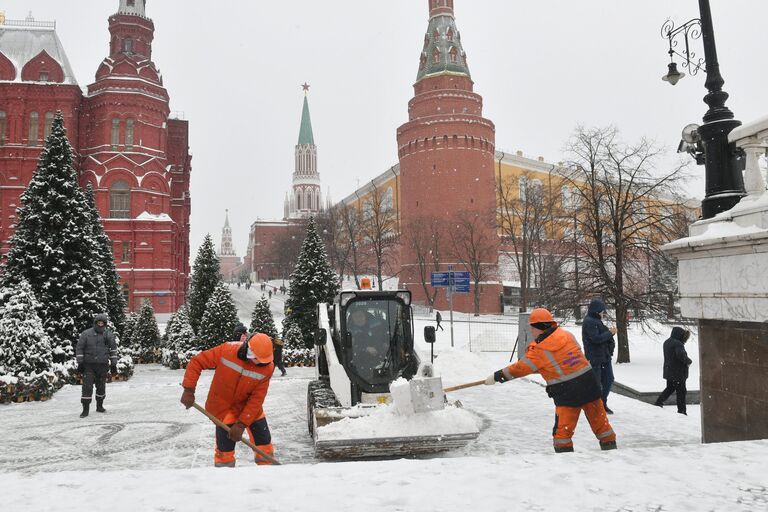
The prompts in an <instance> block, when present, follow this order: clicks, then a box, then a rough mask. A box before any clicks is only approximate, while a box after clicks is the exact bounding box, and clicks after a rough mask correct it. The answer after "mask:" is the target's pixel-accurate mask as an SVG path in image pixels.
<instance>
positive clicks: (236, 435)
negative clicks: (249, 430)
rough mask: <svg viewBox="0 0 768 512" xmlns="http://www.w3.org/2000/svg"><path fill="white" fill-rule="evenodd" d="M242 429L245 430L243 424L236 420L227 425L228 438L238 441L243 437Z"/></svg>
mask: <svg viewBox="0 0 768 512" xmlns="http://www.w3.org/2000/svg"><path fill="white" fill-rule="evenodd" d="M244 430H245V425H244V424H243V423H240V422H239V421H238V422H237V423H235V424H234V425H232V426H231V427H229V438H230V439H231V440H232V441H235V442H237V441H240V440H241V439H242V438H243V431H244Z"/></svg>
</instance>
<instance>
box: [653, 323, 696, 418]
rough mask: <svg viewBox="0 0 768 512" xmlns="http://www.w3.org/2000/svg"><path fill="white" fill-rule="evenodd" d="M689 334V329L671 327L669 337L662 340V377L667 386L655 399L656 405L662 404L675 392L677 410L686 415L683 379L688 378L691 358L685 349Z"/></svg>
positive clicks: (661, 405) (660, 405)
mask: <svg viewBox="0 0 768 512" xmlns="http://www.w3.org/2000/svg"><path fill="white" fill-rule="evenodd" d="M690 336H691V331H688V330H686V329H683V328H682V327H673V328H672V334H671V335H670V337H669V339H668V340H667V341H665V342H664V375H663V376H664V379H665V380H666V381H667V387H666V388H664V391H662V392H661V394H660V395H659V397H658V398H657V399H656V405H658V406H659V407H663V406H664V402H665V401H666V400H667V398H669V397H670V396H672V393H675V395H676V398H677V412H679V413H680V414H685V415H688V413H687V412H686V408H685V394H686V392H687V390H686V389H685V381H686V380H687V379H688V367H689V366H691V363H692V362H693V361H691V358H689V357H688V353H687V352H686V351H685V342H686V341H688V338H689V337H690Z"/></svg>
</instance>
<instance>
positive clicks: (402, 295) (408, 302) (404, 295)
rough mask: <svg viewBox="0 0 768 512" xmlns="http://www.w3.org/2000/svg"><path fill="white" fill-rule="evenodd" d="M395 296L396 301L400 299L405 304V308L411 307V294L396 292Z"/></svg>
mask: <svg viewBox="0 0 768 512" xmlns="http://www.w3.org/2000/svg"><path fill="white" fill-rule="evenodd" d="M396 296H397V298H398V299H400V300H402V301H403V302H405V305H406V306H410V305H411V292H407V291H404V292H397V293H396Z"/></svg>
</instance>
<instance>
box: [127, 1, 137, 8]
mask: <svg viewBox="0 0 768 512" xmlns="http://www.w3.org/2000/svg"><path fill="white" fill-rule="evenodd" d="M134 5H136V0H128V7H133V6H134Z"/></svg>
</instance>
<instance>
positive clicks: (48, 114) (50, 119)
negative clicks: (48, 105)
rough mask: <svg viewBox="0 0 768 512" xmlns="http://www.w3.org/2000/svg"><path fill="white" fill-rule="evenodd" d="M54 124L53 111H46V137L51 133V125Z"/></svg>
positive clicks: (44, 136)
mask: <svg viewBox="0 0 768 512" xmlns="http://www.w3.org/2000/svg"><path fill="white" fill-rule="evenodd" d="M52 126H53V112H46V113H45V129H44V131H43V133H44V134H45V135H43V138H44V139H47V138H48V136H49V135H50V134H51V127H52Z"/></svg>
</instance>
